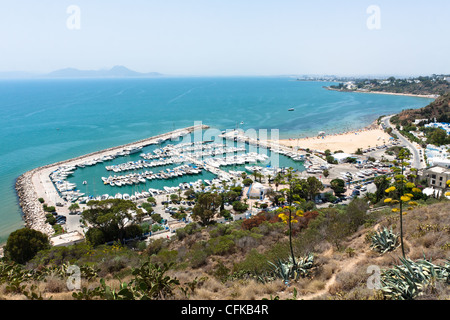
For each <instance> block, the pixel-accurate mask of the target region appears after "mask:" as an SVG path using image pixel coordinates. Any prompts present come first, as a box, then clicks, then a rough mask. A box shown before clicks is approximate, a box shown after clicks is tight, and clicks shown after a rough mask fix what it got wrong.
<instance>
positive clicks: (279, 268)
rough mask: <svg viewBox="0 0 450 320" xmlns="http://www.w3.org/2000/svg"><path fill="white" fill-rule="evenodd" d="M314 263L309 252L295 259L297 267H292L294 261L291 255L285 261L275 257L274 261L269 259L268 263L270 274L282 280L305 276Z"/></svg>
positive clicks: (312, 256)
mask: <svg viewBox="0 0 450 320" xmlns="http://www.w3.org/2000/svg"><path fill="white" fill-rule="evenodd" d="M313 264H314V255H313V254H312V253H309V254H307V255H305V256H304V257H300V258H298V259H297V267H294V262H293V260H292V257H289V259H288V260H287V261H283V260H281V259H277V260H276V261H275V263H273V262H271V261H269V265H270V266H271V269H272V274H273V275H274V276H275V277H277V278H281V279H283V280H284V281H289V280H290V279H294V280H296V279H298V278H300V277H306V276H308V275H309V274H310V272H311V270H312V268H313Z"/></svg>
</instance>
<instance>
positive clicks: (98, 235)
mask: <svg viewBox="0 0 450 320" xmlns="http://www.w3.org/2000/svg"><path fill="white" fill-rule="evenodd" d="M86 240H87V241H88V242H89V243H90V244H91V245H93V246H94V247H95V246H98V245H100V244H103V243H105V242H106V238H105V234H104V232H103V231H102V230H100V229H97V228H89V230H88V231H87V232H86Z"/></svg>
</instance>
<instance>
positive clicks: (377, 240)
mask: <svg viewBox="0 0 450 320" xmlns="http://www.w3.org/2000/svg"><path fill="white" fill-rule="evenodd" d="M371 240H372V244H371V245H370V247H371V248H372V249H374V250H376V251H378V252H380V253H381V254H384V253H386V252H388V251H392V250H394V249H395V248H397V247H398V246H399V244H398V234H394V233H393V232H392V228H391V229H390V230H388V229H387V228H384V229H383V230H382V231H378V232H375V234H374V235H372V237H371Z"/></svg>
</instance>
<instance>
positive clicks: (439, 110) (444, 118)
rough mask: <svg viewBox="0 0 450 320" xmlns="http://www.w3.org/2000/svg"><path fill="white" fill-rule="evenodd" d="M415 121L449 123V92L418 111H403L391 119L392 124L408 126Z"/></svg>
mask: <svg viewBox="0 0 450 320" xmlns="http://www.w3.org/2000/svg"><path fill="white" fill-rule="evenodd" d="M416 119H428V120H432V121H434V119H436V121H437V122H450V92H447V93H445V94H444V95H442V96H440V97H439V98H437V99H436V100H435V101H433V102H432V103H430V104H429V105H427V106H426V107H423V108H420V109H408V110H403V111H402V112H400V113H399V114H398V115H396V116H395V117H393V119H391V121H392V122H393V123H396V121H397V123H398V122H400V123H402V125H405V124H410V123H411V122H414V120H416Z"/></svg>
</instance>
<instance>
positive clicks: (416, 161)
mask: <svg viewBox="0 0 450 320" xmlns="http://www.w3.org/2000/svg"><path fill="white" fill-rule="evenodd" d="M393 116H394V115H390V116H386V117H384V118H382V119H381V122H382V123H383V124H384V126H385V127H386V128H392V133H394V134H395V135H397V137H398V140H400V142H401V144H402V145H403V146H405V147H406V148H408V149H409V150H410V151H411V154H412V157H411V159H410V160H411V166H412V167H414V168H417V169H422V168H424V167H425V162H423V161H422V162H421V161H420V160H421V158H422V157H421V155H420V154H419V150H417V148H416V147H415V146H414V144H413V143H412V142H410V141H409V140H408V139H407V138H406V137H404V136H403V135H401V133H400V132H398V130H397V129H396V128H395V127H394V126H393V125H392V124H391V122H390V120H391V118H392V117H393Z"/></svg>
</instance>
